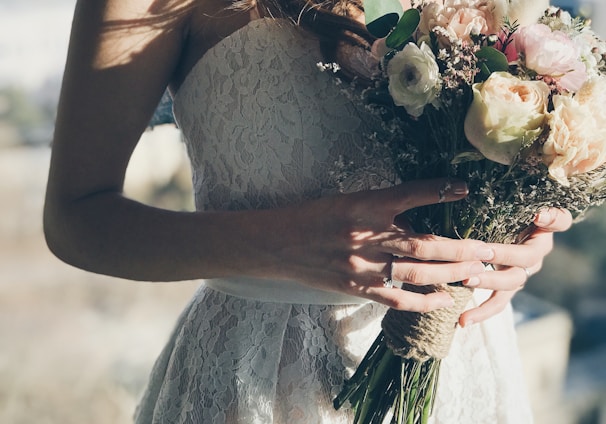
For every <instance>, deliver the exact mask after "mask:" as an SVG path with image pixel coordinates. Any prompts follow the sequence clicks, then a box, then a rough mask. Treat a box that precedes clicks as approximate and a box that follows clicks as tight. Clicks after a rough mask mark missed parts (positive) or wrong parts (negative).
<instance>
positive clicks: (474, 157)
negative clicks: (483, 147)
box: [450, 150, 486, 165]
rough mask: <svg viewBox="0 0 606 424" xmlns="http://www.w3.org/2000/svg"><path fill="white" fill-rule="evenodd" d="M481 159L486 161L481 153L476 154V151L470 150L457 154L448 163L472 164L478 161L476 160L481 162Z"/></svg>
mask: <svg viewBox="0 0 606 424" xmlns="http://www.w3.org/2000/svg"><path fill="white" fill-rule="evenodd" d="M483 159H486V158H485V157H484V155H483V154H482V153H480V152H478V151H477V150H471V151H466V152H461V153H459V154H457V155H456V156H455V157H454V158H452V160H451V161H450V163H451V164H452V165H456V164H459V163H464V162H472V161H478V160H483Z"/></svg>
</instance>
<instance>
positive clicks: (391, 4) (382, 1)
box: [364, 0, 404, 38]
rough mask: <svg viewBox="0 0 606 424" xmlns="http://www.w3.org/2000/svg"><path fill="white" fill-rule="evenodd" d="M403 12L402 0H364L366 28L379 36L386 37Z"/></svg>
mask: <svg viewBox="0 0 606 424" xmlns="http://www.w3.org/2000/svg"><path fill="white" fill-rule="evenodd" d="M403 12H404V9H402V4H400V0H364V16H365V19H366V22H365V23H366V29H368V32H370V33H371V34H372V35H374V36H375V37H377V38H383V37H386V36H387V34H389V33H390V31H391V30H392V29H393V28H394V27H395V26H396V24H397V23H398V21H399V19H400V16H401V15H402V13H403Z"/></svg>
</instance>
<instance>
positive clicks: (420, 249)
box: [407, 238, 428, 259]
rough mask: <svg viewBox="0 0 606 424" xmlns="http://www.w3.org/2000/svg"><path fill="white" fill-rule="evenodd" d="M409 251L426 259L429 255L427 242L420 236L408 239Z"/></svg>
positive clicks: (416, 256)
mask: <svg viewBox="0 0 606 424" xmlns="http://www.w3.org/2000/svg"><path fill="white" fill-rule="evenodd" d="M407 245H408V246H407V251H408V254H409V255H410V256H411V257H413V258H417V259H425V258H426V256H427V253H428V252H427V244H426V243H424V241H423V240H421V239H418V238H411V239H409V240H407Z"/></svg>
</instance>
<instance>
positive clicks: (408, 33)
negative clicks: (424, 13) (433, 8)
mask: <svg viewBox="0 0 606 424" xmlns="http://www.w3.org/2000/svg"><path fill="white" fill-rule="evenodd" d="M419 22H421V14H420V13H419V11H418V10H417V9H408V10H407V11H406V12H404V14H403V15H402V17H401V18H400V20H399V21H398V24H397V25H396V28H395V29H394V30H393V31H392V32H391V34H389V36H388V37H387V39H386V40H385V44H386V45H387V47H390V48H392V49H398V48H400V47H402V46H403V45H404V44H405V43H406V42H407V41H408V40H409V39H410V37H412V35H413V34H414V32H415V31H416V30H417V27H418V26H419Z"/></svg>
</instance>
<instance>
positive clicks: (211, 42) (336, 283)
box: [44, 0, 571, 423]
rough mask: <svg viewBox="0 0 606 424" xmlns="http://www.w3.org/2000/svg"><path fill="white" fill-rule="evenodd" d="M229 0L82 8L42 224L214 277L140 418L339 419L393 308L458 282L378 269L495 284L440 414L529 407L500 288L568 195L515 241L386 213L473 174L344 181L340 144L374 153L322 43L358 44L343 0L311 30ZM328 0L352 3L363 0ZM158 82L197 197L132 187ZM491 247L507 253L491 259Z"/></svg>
mask: <svg viewBox="0 0 606 424" xmlns="http://www.w3.org/2000/svg"><path fill="white" fill-rule="evenodd" d="M525 3H530V1H528V2H525ZM229 6H230V4H229V3H228V2H225V1H222V0H197V1H196V0H170V1H159V0H128V1H125V0H97V1H90V0H89V1H79V2H78V4H77V8H76V14H75V20H74V26H73V33H72V37H71V44H70V51H69V56H68V62H67V66H66V70H65V79H64V84H63V89H62V95H61V101H60V105H59V112H58V117H57V125H56V133H55V139H54V144H53V155H52V162H51V170H50V176H49V183H48V191H47V200H46V207H45V215H44V220H45V233H46V236H47V240H48V244H49V246H50V248H51V250H52V251H53V252H54V253H55V254H56V255H57V256H58V257H59V258H61V259H63V260H64V261H66V262H69V263H70V264H73V265H75V266H78V267H81V268H83V269H86V270H89V271H92V272H98V273H103V274H109V275H113V276H118V277H123V278H129V279H134V280H147V281H179V280H185V279H198V278H200V279H205V284H203V285H202V287H201V288H200V290H199V291H198V292H197V293H196V295H195V296H194V298H193V299H192V301H191V303H190V304H189V305H188V307H187V308H186V310H185V311H184V312H183V314H182V315H181V317H180V319H179V322H178V323H177V326H176V329H175V332H174V333H173V335H172V336H171V339H170V341H169V343H168V344H167V346H166V348H165V350H164V351H163V353H162V354H161V356H160V358H159V359H158V362H157V363H156V366H155V368H154V371H153V373H152V376H151V381H150V384H149V387H148V389H147V391H146V393H145V395H144V397H143V400H142V403H141V405H140V407H139V410H138V414H137V422H138V423H152V422H153V423H222V422H228V423H234V422H241V423H272V422H273V423H297V422H301V423H347V422H349V421H350V420H351V416H350V412H349V411H346V410H345V411H343V410H341V411H334V410H333V409H332V405H331V399H332V397H333V396H334V395H335V394H336V393H337V392H338V390H339V388H340V385H341V384H342V382H343V378H344V377H345V376H346V375H347V373H348V372H351V370H352V369H353V368H354V367H355V366H356V365H357V362H358V361H359V359H360V358H361V356H362V355H363V354H364V352H365V351H366V349H367V348H368V345H369V344H370V342H371V341H372V340H373V339H374V337H375V335H376V334H377V332H378V331H379V325H380V319H381V317H382V315H383V314H384V312H385V308H386V307H392V308H396V309H402V310H412V311H429V310H434V309H437V308H442V307H447V306H449V305H451V303H452V299H451V298H450V297H449V296H448V295H446V294H444V293H432V294H427V295H421V294H416V293H410V292H406V291H403V290H399V289H396V288H391V287H385V286H384V283H383V282H384V280H385V279H392V278H393V279H394V280H399V281H407V282H411V283H413V284H430V283H447V282H453V281H464V283H465V284H467V285H469V286H475V287H478V288H480V289H485V290H477V293H478V296H482V295H483V296H484V299H479V298H478V299H476V303H475V304H474V305H470V309H469V310H468V311H466V312H465V313H464V314H463V315H462V316H461V318H460V323H461V325H462V326H463V327H464V328H463V330H461V331H460V332H459V335H458V336H457V339H456V340H455V344H454V346H453V351H452V352H451V356H450V357H449V358H448V359H447V361H445V364H444V370H443V375H444V377H443V378H442V384H441V387H444V389H440V390H441V391H440V393H439V394H438V401H437V404H436V411H435V414H434V416H435V420H436V422H439V423H444V422H450V423H452V422H457V423H486V422H490V423H498V422H516V423H520V422H529V420H530V419H531V418H530V411H529V408H528V403H527V401H526V399H525V397H524V396H523V394H521V393H520V390H519V389H520V384H521V383H520V381H518V380H517V379H518V377H519V375H518V374H519V364H518V363H517V359H516V353H515V352H516V350H515V341H514V338H513V331H512V324H511V311H510V310H509V307H508V304H509V300H510V299H511V298H512V296H513V294H514V293H515V292H516V291H517V290H519V289H520V288H521V287H522V286H523V285H524V283H525V282H526V280H527V278H528V275H530V274H531V273H534V272H537V271H538V270H539V269H540V268H541V264H542V260H543V258H544V256H545V255H546V254H547V253H548V252H549V250H550V249H551V245H552V232H554V231H561V230H565V229H567V228H568V227H569V226H570V222H571V219H570V214H568V213H567V212H566V211H561V210H556V209H553V210H545V211H542V212H541V213H539V214H537V217H536V218H535V223H536V225H537V227H538V229H537V230H536V231H535V232H534V233H533V234H532V235H531V236H530V237H529V238H528V239H527V241H525V242H524V243H523V244H521V245H518V246H509V245H499V244H486V243H482V242H479V241H475V240H450V239H445V238H440V237H434V236H427V235H422V234H416V233H414V232H412V231H411V230H410V229H408V228H406V226H404V225H401V226H397V225H396V224H395V223H394V220H395V217H396V216H397V215H399V214H400V213H402V212H404V211H405V210H407V209H410V208H414V207H417V206H420V205H425V204H429V203H435V202H438V201H444V200H445V201H457V200H459V199H461V198H463V197H464V196H465V194H466V192H467V188H466V185H465V183H464V182H462V181H454V182H450V183H449V184H447V182H446V181H444V180H430V181H410V182H405V183H403V184H400V185H397V186H394V187H390V188H381V189H376V188H379V187H383V186H386V183H388V182H386V181H384V179H383V178H382V176H380V175H379V173H377V175H369V176H368V180H367V181H365V182H364V184H363V185H364V186H365V188H375V189H376V190H361V191H358V192H356V193H353V194H341V195H338V194H336V191H337V184H336V183H335V181H334V180H335V178H334V176H333V175H334V173H335V172H337V171H338V170H337V165H336V163H337V162H338V160H339V158H347V159H348V160H352V161H353V162H354V165H356V164H357V165H361V164H362V163H364V162H365V160H366V159H367V158H366V157H365V156H364V154H365V153H364V149H363V146H362V143H363V137H362V135H361V134H364V133H365V129H367V128H366V126H367V125H369V124H368V123H367V122H365V121H364V120H362V119H360V115H359V112H360V111H359V110H358V109H356V106H355V105H353V104H352V103H351V102H350V101H349V100H348V99H347V98H345V97H344V96H343V95H342V94H341V93H340V91H339V90H338V88H337V87H336V86H335V84H334V82H333V81H332V80H331V76H329V75H327V74H326V73H320V72H318V71H317V69H316V63H317V62H318V61H321V60H323V58H324V57H325V56H326V55H327V54H329V53H327V52H331V51H332V53H334V54H335V55H336V56H337V57H339V58H340V59H343V61H344V62H347V59H348V58H349V57H351V56H350V55H349V54H347V53H346V52H347V50H344V47H343V46H344V45H345V46H347V45H348V43H347V42H345V43H342V42H340V43H335V42H334V38H332V39H328V40H327V38H326V37H327V36H330V37H336V36H337V35H335V34H339V31H336V32H335V31H332V29H334V28H339V26H340V25H347V27H348V28H350V29H355V28H359V25H357V24H356V23H355V21H354V20H351V19H345V20H344V19H339V18H335V17H333V16H332V15H331V14H324V15H322V16H324V17H325V18H326V19H327V20H326V21H323V20H322V19H320V20H319V23H317V24H315V25H313V26H312V25H311V24H310V26H311V27H310V28H308V30H304V29H301V28H297V27H295V26H293V25H291V23H290V21H289V20H287V19H274V17H277V18H280V16H282V13H284V14H286V15H290V16H298V14H299V13H300V12H301V9H302V3H301V2H298V1H289V0H284V1H279V2H276V3H273V2H272V3H267V4H266V3H259V4H253V3H250V4H249V3H247V2H241V3H240V4H239V5H238V7H236V8H230V7H229ZM405 6H408V5H405ZM323 7H324V8H328V10H333V11H334V12H335V13H337V14H341V15H345V16H349V17H351V18H355V19H360V18H361V17H362V11H361V9H360V6H359V4H358V3H357V2H356V1H337V0H335V1H334V2H332V1H330V2H327V3H326V4H324V5H323ZM306 16H308V15H306V14H302V17H303V21H305V18H306ZM327 22H328V23H327ZM331 32H332V35H331ZM320 38H321V39H322V42H321V43H320V41H319V39H320ZM330 41H333V42H330ZM167 86H169V87H170V89H171V91H172V93H173V94H174V97H175V99H174V100H175V115H176V118H177V120H178V123H179V125H180V127H181V128H182V130H183V133H184V135H185V137H186V141H187V145H188V149H189V154H190V158H191V161H192V169H193V173H194V188H195V196H196V204H197V207H198V211H196V212H193V213H185V212H173V211H166V210H160V209H156V208H153V207H150V206H146V205H142V204H140V203H137V202H135V201H132V200H130V199H128V198H125V197H124V196H123V195H122V185H123V181H124V174H125V169H126V166H127V164H128V160H129V157H130V154H131V153H132V151H133V149H134V147H135V145H136V143H137V141H138V139H139V136H140V134H141V132H142V131H143V130H144V129H145V127H146V124H147V122H148V120H149V118H150V116H151V114H152V112H153V110H154V107H155V105H156V104H157V103H158V100H159V99H160V97H161V95H162V93H163V91H164V90H165V88H166V87H167ZM483 262H490V263H492V264H494V265H496V266H497V267H498V271H495V272H484V270H485V268H484V266H483ZM484 300H485V302H484V303H481V304H480V302H482V301H484ZM502 311H503V312H502ZM489 317H492V319H490V320H487V319H488V318H489ZM485 320H487V321H485ZM482 321H485V323H483V324H480V325H476V326H471V325H470V324H472V323H480V322H482ZM471 355H473V356H471ZM497 396H498V397H499V398H498V399H497ZM497 400H498V402H497ZM512 405H513V406H512Z"/></svg>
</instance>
